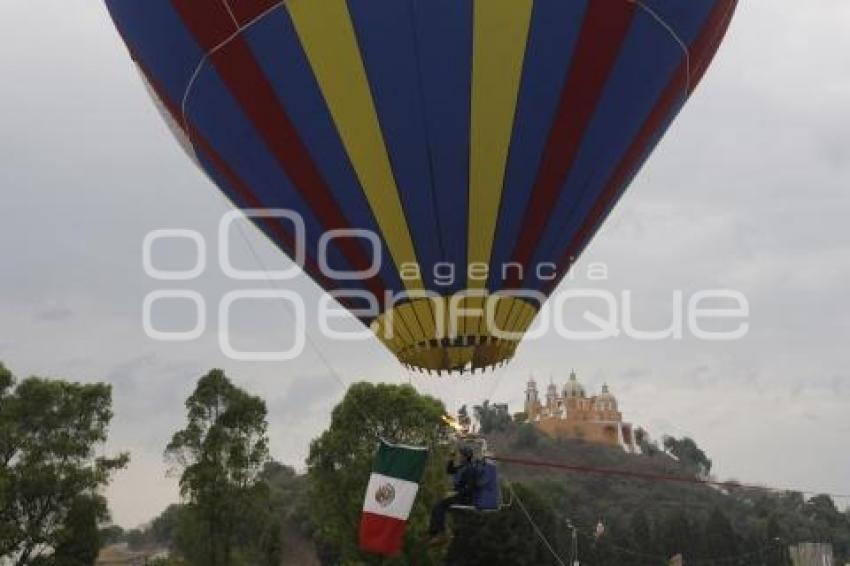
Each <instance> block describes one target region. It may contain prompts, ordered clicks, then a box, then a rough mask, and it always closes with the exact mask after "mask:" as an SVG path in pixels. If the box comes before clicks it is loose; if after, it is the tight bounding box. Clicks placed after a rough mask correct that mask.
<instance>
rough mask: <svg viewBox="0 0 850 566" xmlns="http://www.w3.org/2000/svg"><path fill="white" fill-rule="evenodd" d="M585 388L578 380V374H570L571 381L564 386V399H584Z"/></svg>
mask: <svg viewBox="0 0 850 566" xmlns="http://www.w3.org/2000/svg"><path fill="white" fill-rule="evenodd" d="M584 395H585V392H584V386H583V385H582V384H581V383H579V381H578V378H576V372H575V371H573V372H570V380H569V381H567V382H566V383H565V384H564V397H584Z"/></svg>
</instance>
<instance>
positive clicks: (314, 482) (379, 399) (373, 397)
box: [0, 366, 850, 566]
mask: <svg viewBox="0 0 850 566" xmlns="http://www.w3.org/2000/svg"><path fill="white" fill-rule="evenodd" d="M185 408H186V421H185V424H184V426H183V427H181V428H180V429H179V430H177V431H175V433H174V434H173V436H172V438H171V441H170V442H169V443H168V445H167V446H165V447H164V454H165V458H166V459H167V461H168V462H169V463H170V464H171V466H172V468H173V470H174V471H175V472H177V473H178V474H179V484H180V492H181V496H182V497H181V502H180V503H178V504H174V505H171V506H169V507H168V508H167V509H165V510H164V511H163V513H162V514H161V515H160V516H159V517H157V518H155V519H154V520H153V521H152V522H151V523H150V524H149V525H147V526H146V527H144V528H140V529H134V530H129V531H124V530H123V529H121V528H120V527H118V526H115V525H110V524H109V517H108V512H107V507H106V501H105V499H104V498H103V496H102V492H103V489H104V487H105V486H106V485H107V484H108V482H109V481H110V478H111V477H112V475H113V474H114V473H115V472H117V471H118V470H120V469H121V468H123V467H124V466H126V465H127V462H128V457H127V455H124V454H120V455H117V456H114V457H108V456H97V454H99V453H100V452H101V451H102V444H103V443H104V442H105V440H106V437H107V432H108V425H109V422H110V420H111V418H112V411H111V391H110V389H109V387H108V386H107V385H103V384H93V385H83V384H75V383H70V382H66V381H62V380H46V379H40V378H29V379H26V380H22V381H20V382H18V381H16V380H15V378H14V377H13V376H12V375H11V374H10V373H9V372H8V371H6V370H5V368H2V366H0V458H2V459H0V464H2V466H1V467H0V556H2V557H3V558H4V559H5V560H6V562H8V563H10V564H15V565H16V566H18V565H19V566H25V565H33V566H87V565H91V564H93V563H94V560H95V557H96V556H97V552H98V549H99V548H101V547H102V546H103V545H105V544H109V543H114V542H123V543H126V544H127V545H128V546H129V547H130V548H135V549H167V550H168V552H169V557H168V558H163V559H160V560H159V561H158V562H156V563H157V564H159V565H162V566H178V565H187V566H243V565H244V566H265V565H268V566H277V565H281V564H293V565H298V566H309V565H310V564H328V565H338V564H343V565H345V564H386V565H394V564H399V565H401V564H417V565H422V566H427V565H437V564H450V565H457V566H463V565H491V564H511V565H529V566H531V565H546V564H555V563H556V562H555V559H554V557H553V553H554V554H557V555H558V556H559V557H560V558H561V559H562V560H563V561H564V562H570V561H572V560H574V559H576V558H578V559H579V560H580V561H581V564H587V565H599V566H639V565H640V566H643V565H647V566H650V565H660V564H665V563H666V562H667V560H668V559H669V557H671V556H674V555H676V554H681V555H682V556H683V557H684V560H685V563H686V564H730V565H741V566H744V565H746V566H756V565H760V566H789V564H790V561H789V557H788V552H787V548H788V546H789V545H790V544H794V543H797V542H801V541H811V542H829V543H831V544H832V545H833V547H834V549H835V552H836V558H837V560H838V561H839V563H840V562H841V561H846V560H848V559H850V513H848V512H847V511H840V510H839V509H837V508H836V506H835V503H834V502H833V501H832V499H830V498H829V497H828V496H826V495H819V496H816V497H811V498H808V499H807V498H805V497H803V495H801V494H799V493H793V492H773V491H766V490H760V489H752V488H744V487H741V486H736V485H735V484H734V483H730V484H726V485H724V486H723V487H722V488H716V487H709V486H707V485H702V484H687V483H675V482H667V481H661V480H660V479H659V480H658V481H651V480H647V479H637V478H634V477H618V476H611V475H600V474H593V473H582V474H571V473H563V472H562V471H561V470H547V469H541V468H530V467H524V466H517V465H501V466H500V470H501V473H502V481H503V482H504V485H503V492H504V493H505V507H504V508H503V509H502V510H501V511H498V512H494V513H486V514H481V513H474V512H472V513H469V512H459V513H456V514H455V515H454V516H453V517H452V518H451V521H450V530H451V532H452V535H453V536H452V537H451V538H449V539H448V540H446V541H442V542H441V543H439V544H433V541H430V540H429V538H428V536H427V524H428V517H429V513H430V509H431V506H432V505H434V504H435V503H436V502H437V501H439V500H440V499H441V498H443V497H444V496H445V494H446V491H447V489H448V487H449V485H450V482H449V478H447V477H446V475H445V472H444V464H445V460H446V459H447V458H448V456H449V453H450V451H451V450H452V446H451V442H450V437H451V431H450V429H449V428H448V427H447V425H446V423H445V422H444V418H443V417H444V415H445V407H444V406H443V404H442V403H441V402H440V401H438V400H436V399H433V398H431V397H428V396H423V395H420V394H418V393H417V392H416V391H415V390H414V389H413V388H412V387H410V386H392V385H373V384H369V383H358V384H355V385H353V386H352V387H351V388H350V389H349V391H348V392H347V394H346V396H345V398H344V399H343V400H342V401H341V402H340V403H339V404H338V405H337V406H336V407H335V408H334V410H333V412H332V415H331V423H330V426H329V428H328V429H327V430H326V431H325V432H323V433H322V434H321V435H320V436H319V437H318V438H316V439H315V440H314V441H313V442H312V443H311V445H310V451H309V456H308V458H307V462H306V464H307V471H306V473H305V474H298V473H296V472H295V470H293V469H292V468H290V467H287V466H284V465H282V464H279V463H276V462H274V461H272V460H271V458H270V456H269V439H268V434H267V410H266V405H265V403H264V401H263V400H262V399H260V398H259V397H256V396H254V395H251V394H250V393H248V392H246V391H244V390H242V389H240V388H239V387H237V386H235V385H234V384H233V383H232V382H231V381H230V380H229V379H228V378H227V377H226V376H225V374H224V373H223V372H222V371H220V370H213V371H211V372H209V373H208V374H207V375H205V376H203V377H201V378H200V380H199V381H198V383H197V386H196V388H195V390H194V391H193V393H192V394H191V395H190V396H189V398H188V399H187V400H186V402H185ZM472 417H475V420H476V421H477V422H478V423H479V427H480V431H481V432H482V433H483V434H485V435H486V437H487V439H488V443H489V446H490V449H491V450H492V451H493V452H495V453H497V454H501V455H511V456H514V457H519V458H530V459H537V460H547V461H552V462H557V463H562V464H567V465H572V466H578V467H581V468H584V469H587V470H591V469H600V468H601V469H617V470H624V471H634V472H639V473H640V475H642V476H657V477H659V478H660V477H671V476H673V477H676V476H678V477H682V478H705V477H708V476H709V474H710V471H711V460H710V458H709V457H708V455H707V454H705V453H704V452H703V451H702V450H701V449H700V448H699V447H698V446H697V444H696V442H694V441H693V440H692V439H688V438H683V439H673V438H665V439H662V442H661V443H660V445H659V444H657V443H655V442H653V441H652V440H651V439H650V438H649V436H648V435H647V434H646V433H645V432H641V433H640V434H639V435H638V440H639V442H640V444H641V447H642V451H643V453H644V455H642V456H636V455H629V454H626V453H625V452H623V451H622V450H619V449H612V448H608V447H604V446H599V445H595V444H590V443H585V442H581V441H558V440H553V439H551V438H548V437H546V436H543V435H541V434H539V433H538V432H537V430H536V428H534V427H533V426H532V425H530V424H528V423H527V422H525V418H524V416H523V415H521V414H520V415H514V416H511V415H509V414H508V412H507V407H506V406H505V405H490V404H489V403H487V402H484V403H482V404H481V405H477V406H474V407H472V408H471V410H469V411H468V410H467V409H466V408H464V409H463V410H462V411H461V414H460V415H459V421H460V422H462V423H465V424H469V423H471V420H472ZM381 438H383V439H387V440H390V441H393V442H399V443H405V444H415V445H425V446H428V447H429V448H430V451H431V457H430V458H429V464H428V468H427V470H426V472H425V474H424V477H423V480H422V484H421V486H420V489H419V493H418V495H417V500H416V504H415V505H414V508H413V510H412V513H411V516H410V521H409V526H408V529H407V534H406V539H405V545H404V549H403V553H402V555H401V556H399V557H397V558H393V559H386V558H381V557H375V556H370V555H365V554H362V553H361V552H360V551H359V549H358V547H357V530H358V524H359V520H360V514H361V509H362V505H363V493H364V490H365V488H366V484H367V482H368V478H369V473H370V469H371V465H372V460H373V457H374V453H375V449H376V447H377V444H378V439H381ZM544 541H545V542H544ZM547 543H548V544H549V545H550V546H551V550H550V549H549V548H548V547H547ZM0 563H4V562H3V560H2V559H0ZM149 564H155V562H149Z"/></svg>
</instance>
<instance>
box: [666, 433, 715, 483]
mask: <svg viewBox="0 0 850 566" xmlns="http://www.w3.org/2000/svg"><path fill="white" fill-rule="evenodd" d="M664 449H665V450H667V451H668V452H669V453H670V454H672V455H673V456H675V457H676V458H678V459H679V462H681V463H682V465H683V466H685V467H687V468H689V469H690V470H692V471H693V473H695V474H696V475H697V477H700V478H707V477H708V476H709V474H710V473H711V460H710V459H709V458H708V456H706V455H705V452H703V451H702V450H701V449H700V448H699V446H697V443H696V442H694V441H693V440H692V439H690V438H687V437H685V438H682V439H676V438H673V437H672V436H665V437H664Z"/></svg>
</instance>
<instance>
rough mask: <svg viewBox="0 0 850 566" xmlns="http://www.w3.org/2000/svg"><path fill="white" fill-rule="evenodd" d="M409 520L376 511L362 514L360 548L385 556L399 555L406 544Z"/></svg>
mask: <svg viewBox="0 0 850 566" xmlns="http://www.w3.org/2000/svg"><path fill="white" fill-rule="evenodd" d="M406 529H407V521H402V520H401V519H394V518H392V517H387V516H384V515H376V514H374V513H365V512H364V513H363V514H362V515H361V516H360V537H359V539H360V541H359V542H360V550H362V551H364V552H371V553H373V554H383V555H385V556H397V555H398V554H400V553H401V549H402V546H404V533H405V531H406Z"/></svg>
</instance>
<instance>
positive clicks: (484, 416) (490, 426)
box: [472, 400, 512, 434]
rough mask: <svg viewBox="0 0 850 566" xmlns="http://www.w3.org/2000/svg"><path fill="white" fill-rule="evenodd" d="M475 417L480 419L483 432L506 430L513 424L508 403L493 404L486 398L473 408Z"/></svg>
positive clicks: (481, 431)
mask: <svg viewBox="0 0 850 566" xmlns="http://www.w3.org/2000/svg"><path fill="white" fill-rule="evenodd" d="M472 410H473V412H474V413H475V418H476V419H478V424H479V426H480V428H479V432H480V433H481V434H491V433H494V432H504V431H506V430H507V429H508V427H509V426H510V425H511V422H512V421H511V415H510V413H508V408H507V405H491V404H490V401H487V400H485V401H484V402H483V403H481V404H480V405H476V406H474V407H473V408H472Z"/></svg>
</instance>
